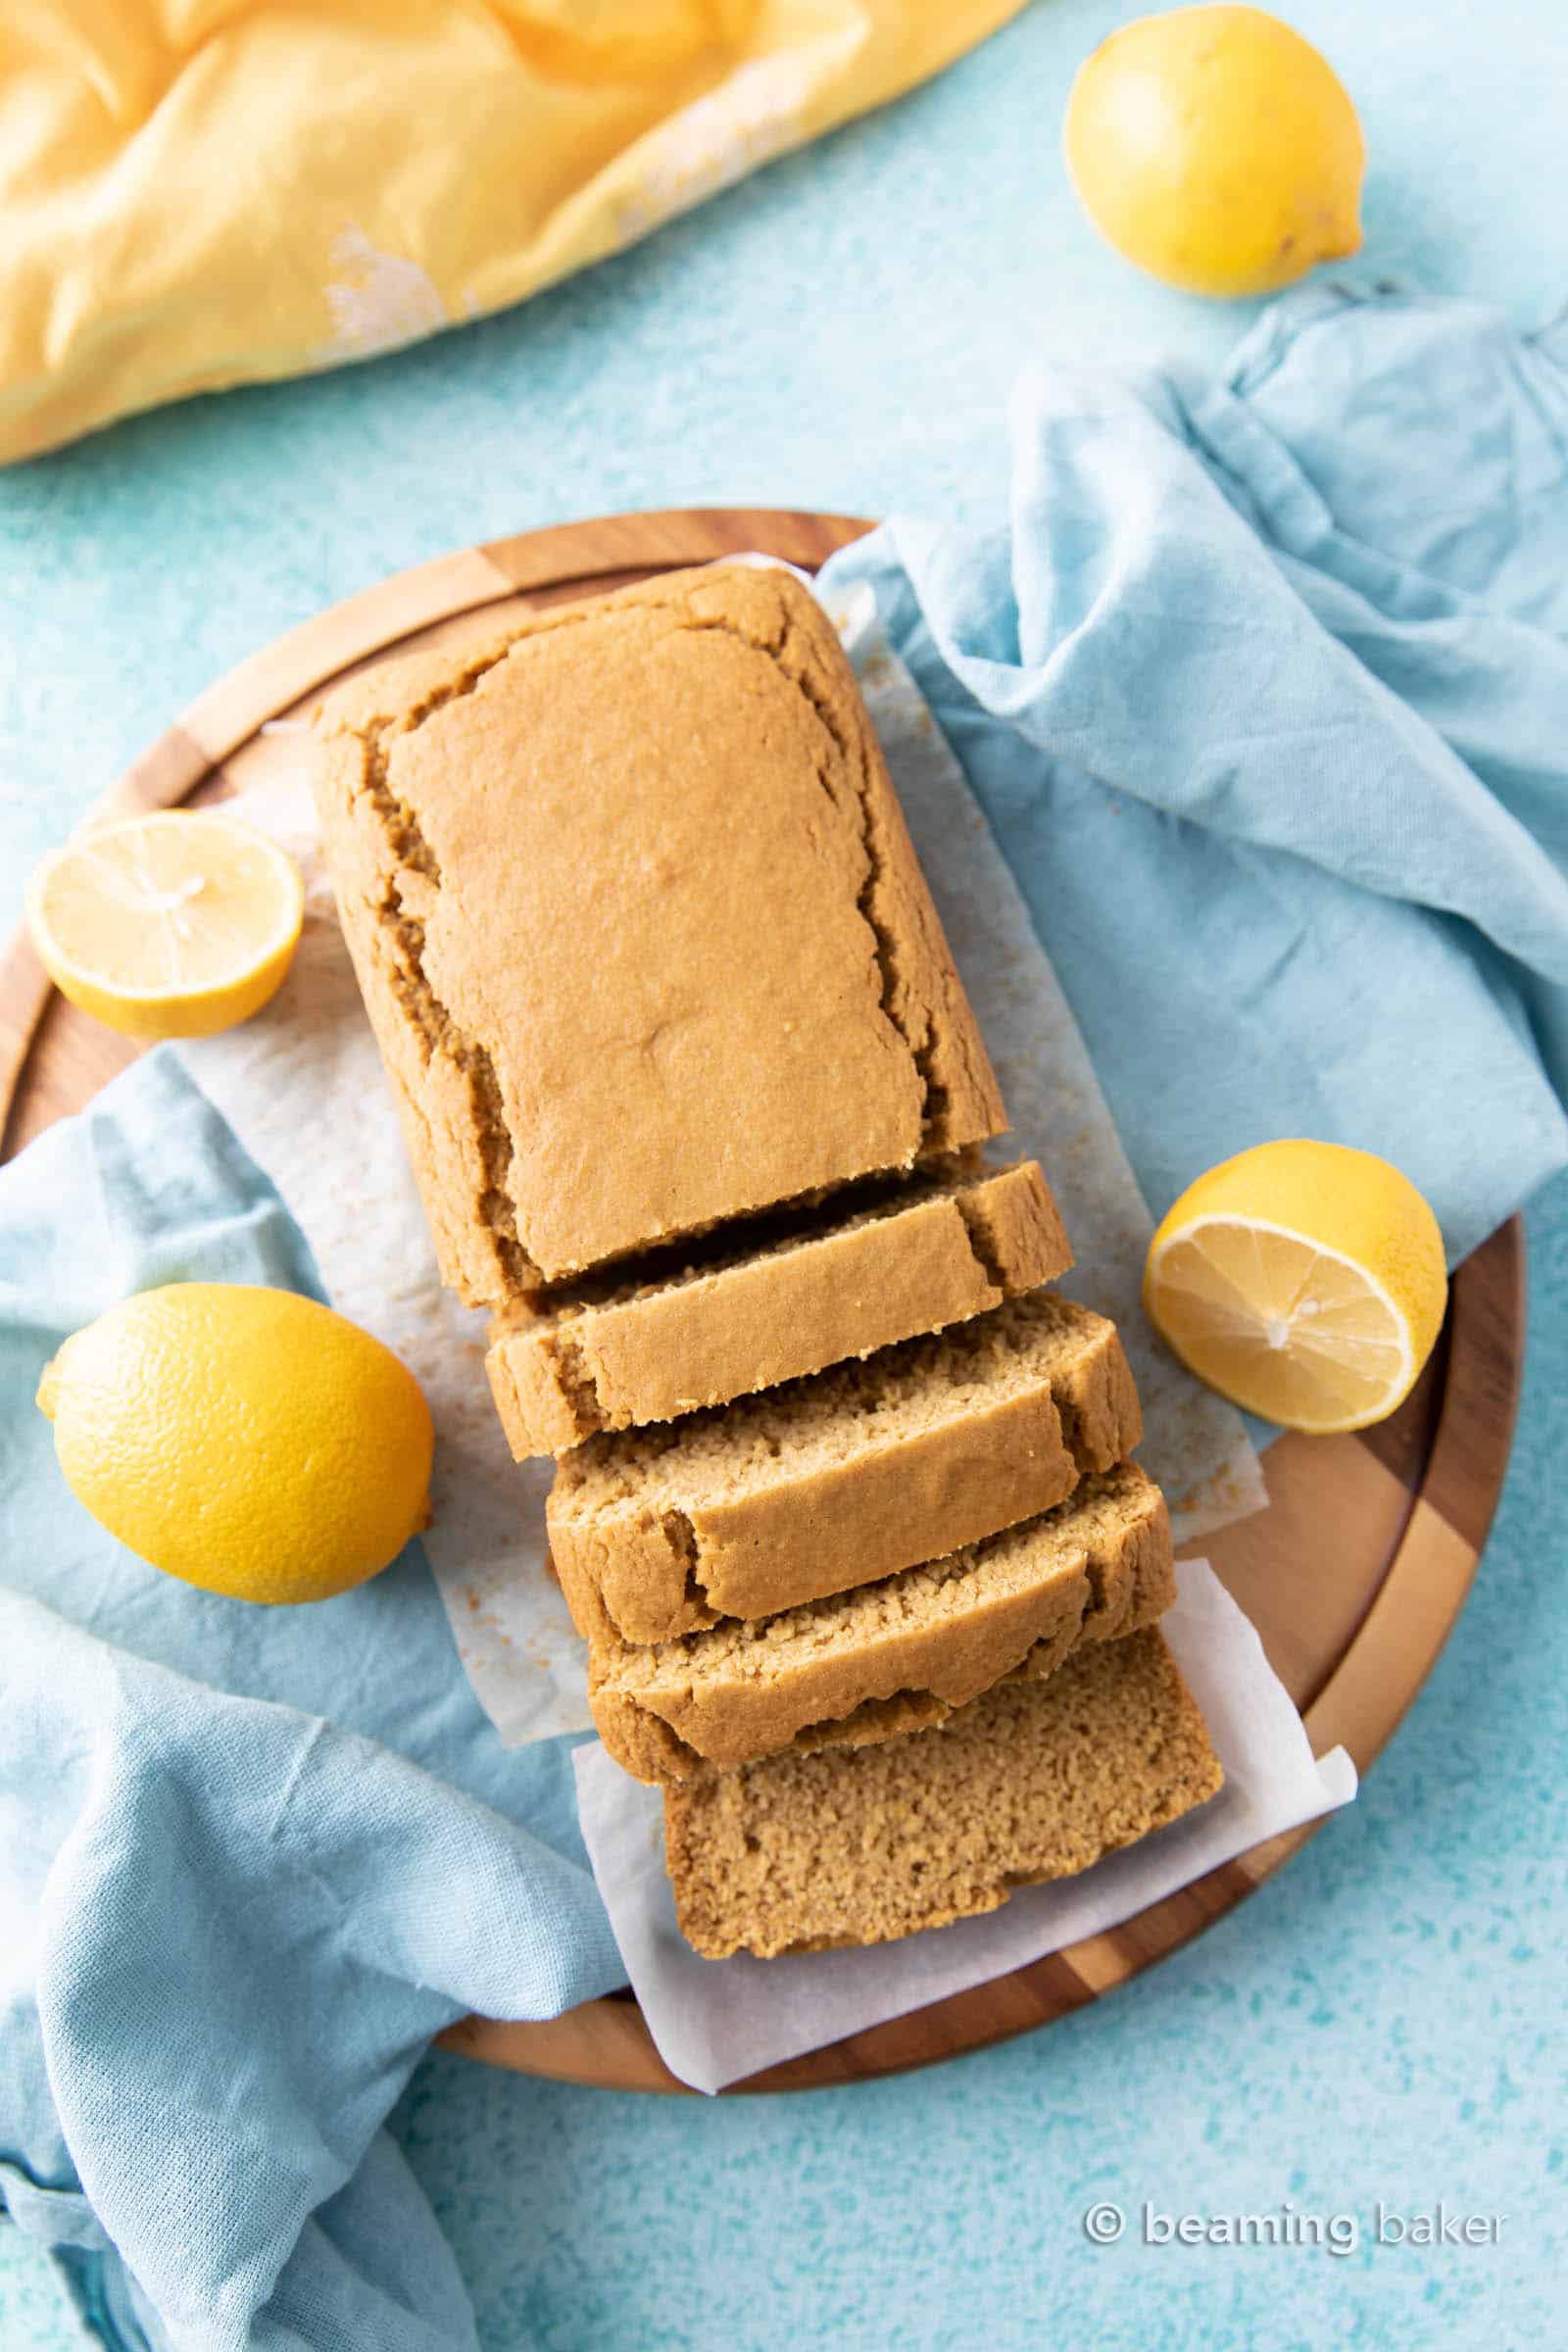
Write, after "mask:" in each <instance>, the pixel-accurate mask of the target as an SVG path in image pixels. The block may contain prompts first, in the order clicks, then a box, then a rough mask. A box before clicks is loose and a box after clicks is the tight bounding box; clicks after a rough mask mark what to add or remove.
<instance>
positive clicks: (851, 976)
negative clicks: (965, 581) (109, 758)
mask: <svg viewBox="0 0 1568 2352" xmlns="http://www.w3.org/2000/svg"><path fill="white" fill-rule="evenodd" d="M317 731H318V738H319V742H318V753H319V758H318V771H317V787H318V801H319V809H320V815H321V826H322V837H323V842H324V846H325V849H326V854H327V858H328V861H329V863H330V866H331V869H332V874H333V879H334V882H335V884H336V888H337V895H338V905H339V908H340V910H341V914H342V920H343V928H344V932H345V935H346V937H347V940H348V944H349V949H350V953H351V954H352V956H353V957H354V963H355V968H356V970H357V972H358V974H359V980H360V986H361V989H362V991H363V993H364V996H365V1001H366V1005H367V1008H368V1012H369V1015H370V1019H371V1022H372V1023H373V1025H374V1028H375V1032H376V1036H377V1039H378V1041H379V1043H380V1047H381V1052H382V1055H383V1057H384V1059H385V1061H386V1064H387V1068H388V1070H389V1072H390V1074H391V1078H392V1083H393V1087H394V1091H395V1093H396V1094H397V1096H398V1098H399V1101H400V1105H401V1109H402V1112H403V1118H404V1126H405V1132H406V1135H407V1138H408V1143H409V1149H410V1152H411V1154H412V1157H413V1160H414V1166H415V1170H416V1173H417V1178H418V1182H419V1187H420V1191H421V1194H422V1196H423V1199H424V1202H425V1207H426V1212H427V1214H428V1216H429V1219H430V1223H431V1227H432V1230H433V1233H434V1237H435V1243H436V1250H437V1254H438V1256H439V1259H440V1263H441V1269H442V1274H443V1277H444V1279H445V1280H446V1281H447V1282H449V1283H450V1284H451V1285H452V1286H453V1287H454V1288H455V1289H456V1290H458V1291H459V1292H461V1293H462V1295H463V1296H464V1297H465V1298H466V1299H468V1300H469V1301H470V1302H471V1303H476V1304H489V1305H503V1304H505V1303H507V1302H508V1301H509V1300H510V1299H515V1298H516V1297H518V1296H521V1295H526V1294H527V1293H528V1292H529V1291H531V1290H533V1289H535V1288H537V1287H539V1286H540V1285H542V1284H544V1283H547V1282H555V1281H559V1280H561V1279H564V1278H566V1277H570V1276H572V1275H575V1274H578V1273H580V1272H582V1271H583V1270H584V1269H587V1268H591V1267H594V1266H598V1265H600V1264H603V1263H605V1262H606V1261H609V1260H613V1259H615V1258H617V1257H620V1256H623V1255H625V1254H627V1253H629V1252H631V1251H634V1250H645V1249H648V1248H651V1247H653V1246H655V1245H658V1244H660V1243H662V1242H665V1241H668V1240H670V1239H673V1238H675V1237H677V1236H681V1235H686V1234H695V1233H701V1232H704V1231H706V1230H707V1229H709V1228H710V1227H711V1226H713V1225H715V1224H717V1223H719V1222H720V1221H722V1220H723V1219H725V1218H728V1217H734V1216H741V1215H746V1214H749V1213H752V1212H755V1211H757V1210H760V1209H763V1208H766V1207H769V1206H771V1205H773V1204H775V1203H777V1202H780V1201H792V1200H799V1199H804V1198H806V1197H808V1196H809V1195H811V1194H813V1193H819V1192H822V1191H825V1190H828V1189H830V1188H832V1187H834V1186H837V1185H840V1184H843V1183H846V1182H848V1181H850V1180H852V1179H855V1178H858V1177H860V1176H863V1175H866V1174H868V1173H870V1172H872V1171H875V1170H888V1169H907V1168H909V1167H912V1166H913V1165H914V1164H915V1163H916V1161H918V1160H921V1159H924V1158H927V1157H929V1156H931V1155H933V1154H937V1153H943V1152H951V1151H956V1150H957V1149H959V1148H961V1147H963V1146H965V1145H968V1144H972V1143H978V1142H981V1141H983V1140H984V1139H985V1138H986V1137H988V1136H992V1135H997V1134H1000V1133H1001V1132H1002V1130H1003V1128H1004V1127H1005V1123H1006V1122H1005V1114H1004V1111H1003V1107H1002V1100H1001V1096H1000V1094H999V1092H998V1089H997V1083H996V1079H995V1076H994V1075H993V1072H992V1069H991V1064H990V1062H989V1060H988V1059H987V1057H986V1052H985V1048H984V1045H983V1044H982V1042H981V1039H980V1034H979V1031H978V1028H977V1027H976V1024H975V1020H974V1016H973V1014H972V1012H971V1010H970V1008H969V1005H968V1002H967V999H966V998H965V996H964V993H963V988H962V984H961V983H960V981H959V979H958V976H957V973H956V970H955V968H954V963H953V958H952V956H951V955H950V953H949V950H948V945H947V942H946V940H945V938H944V936H943V933H942V927H941V924H940V922H939V921H938V918H937V914H936V910H935V908H934V907H933V906H932V904H931V898H930V894H929V892H928V891H927V889H926V885H925V881H924V877H923V876H922V874H921V872H920V869H919V866H918V863H917V862H916V859H915V856H914V852H913V849H912V847H911V846H910V842H909V838H908V834H907V830H906V827H905V823H904V818H903V815H902V812H901V811H900V809H899V805H898V801H897V798H896V796H895V794H894V791H893V787H892V784H891V782H890V781H889V778H888V773H887V768H886V766H885V764H884V762H883V760H882V755H881V752H880V750H879V749H878V746H877V742H876V737H875V734H874V732H873V730H872V728H871V724H870V721H869V719H868V718H867V716H866V713H865V708H864V705H863V704H862V702H861V700H860V696H859V691H858V687H857V685H856V683H855V678H854V674H853V672H852V671H851V669H850V666H849V663H848V662H847V661H846V660H845V657H844V653H843V650H842V648H841V647H840V645H839V642H838V639H837V637H836V636H835V634H834V632H833V628H832V626H831V624H830V622H829V621H828V619H827V617H826V615H825V614H824V613H823V612H822V610H821V608H820V606H819V605H818V604H817V603H816V600H815V598H814V597H812V596H811V595H810V594H809V591H808V590H807V589H805V588H804V587H802V585H801V584H800V582H799V581H798V580H796V579H794V578H792V577H791V575H790V574H789V573H787V572H784V571H776V570H764V569H746V568H743V567H738V566H720V567H718V568H716V569H705V570H699V571H686V572H669V573H665V574H664V575H663V576H662V578H659V579H657V580H653V581H650V582H648V583H646V584H645V585H643V586H640V587H634V588H626V589H622V590H620V591H619V592H618V593H616V594H615V595H613V596H609V597H601V598H598V599H596V600H595V601H593V602H592V603H589V604H579V605H567V606H559V607H556V608H555V609H553V610H551V611H549V612H545V613H539V614H538V615H537V616H535V617H533V618H530V619H529V620H528V621H526V622H525V623H524V624H523V625H522V626H521V627H520V628H519V629H517V630H515V631H514V632H513V633H512V634H510V635H509V636H507V637H506V638H504V639H502V640H501V641H500V642H498V643H495V644H492V645H490V646H489V647H488V648H486V649H485V650H483V651H482V652H472V651H469V652H467V653H463V654H458V655H453V654H439V653H438V654H424V655H417V656H415V657H414V658H413V659H412V660H410V661H407V662H396V663H389V664H387V665H386V666H384V667H382V668H379V669H375V670H371V671H369V672H368V673H366V674H365V675H364V676H362V677H360V678H357V679H355V680H353V681H352V682H351V683H350V684H349V685H347V686H346V687H344V688H343V689H341V690H340V691H339V693H338V694H336V695H335V696H334V697H333V698H332V699H331V700H330V701H329V702H328V703H327V704H326V706H325V707H324V709H323V710H322V711H321V712H320V713H319V718H318V722H317Z"/></svg>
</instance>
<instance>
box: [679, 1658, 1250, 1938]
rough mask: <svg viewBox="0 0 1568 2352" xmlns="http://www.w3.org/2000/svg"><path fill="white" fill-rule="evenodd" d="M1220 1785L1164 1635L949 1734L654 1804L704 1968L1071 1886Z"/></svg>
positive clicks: (1077, 1667) (1000, 1694) (682, 1914)
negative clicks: (1055, 1882) (1023, 1890)
mask: <svg viewBox="0 0 1568 2352" xmlns="http://www.w3.org/2000/svg"><path fill="white" fill-rule="evenodd" d="M1223 1780H1224V1774H1223V1772H1222V1770H1221V1768H1220V1764H1219V1759H1218V1758H1217V1757H1216V1755H1215V1754H1214V1751H1213V1748H1212V1746H1211V1745H1210V1742H1209V1738H1208V1730H1207V1726H1206V1725H1205V1724H1204V1722H1203V1718H1202V1714H1201V1710H1200V1708H1199V1706H1198V1703H1197V1701H1196V1700H1195V1699H1194V1697H1193V1695H1192V1693H1191V1691H1189V1690H1188V1688H1187V1686H1186V1684H1185V1683H1184V1682H1183V1680H1182V1677H1181V1674H1180V1671H1179V1670H1178V1668H1177V1665H1176V1662H1175V1660H1174V1659H1173V1658H1172V1656H1171V1654H1170V1651H1169V1649H1168V1648H1167V1647H1166V1645H1165V1642H1164V1641H1163V1639H1162V1638H1161V1636H1160V1634H1159V1633H1158V1631H1157V1629H1153V1628H1151V1629H1149V1630H1148V1631H1146V1632H1142V1633H1135V1634H1132V1635H1130V1636H1129V1637H1128V1639H1127V1640H1125V1641H1121V1642H1103V1643H1101V1644H1099V1645H1097V1646H1096V1647H1094V1648H1088V1649H1080V1650H1079V1651H1077V1652H1076V1653H1075V1655H1074V1656H1072V1657H1071V1658H1069V1659H1068V1660H1067V1662H1066V1664H1065V1665H1064V1666H1063V1667H1062V1669H1061V1671H1060V1672H1059V1673H1058V1674H1054V1675H1053V1676H1052V1678H1051V1679H1050V1681H1049V1682H1014V1683H1005V1684H1002V1685H1001V1686H999V1687H998V1688H997V1689H995V1690H993V1691H987V1692H986V1693H985V1695H984V1696H983V1697H980V1698H977V1699H975V1700H974V1701H973V1702H972V1703H971V1704H970V1705H969V1706H966V1707H963V1708H960V1709H959V1711H958V1712H957V1713H956V1714H955V1715H953V1716H951V1717H950V1718H949V1720H948V1721H947V1723H946V1724H944V1725H943V1726H942V1728H941V1729H940V1730H937V1731H929V1732H924V1733H922V1734H920V1735H919V1736H918V1737H917V1738H915V1739H912V1740H898V1741H895V1742H893V1743H892V1744H890V1745H888V1746H885V1747H861V1748H850V1749H845V1748H834V1749H829V1750H826V1751H823V1752H821V1753H818V1754H811V1755H795V1754H791V1755H782V1756H774V1757H771V1758H770V1759H769V1760H768V1761H767V1762H766V1763H760V1764H751V1765H747V1766H745V1767H743V1768H742V1769H741V1770H740V1771H739V1772H723V1773H720V1772H706V1773H703V1774H701V1775H699V1776H698V1777H697V1778H696V1779H693V1780H688V1781H685V1782H683V1783H681V1784H680V1786H679V1787H677V1788H673V1789H666V1790H665V1792H664V1848H665V1859H666V1862H667V1865H668V1869H669V1876H670V1881H671V1884H672V1886H673V1887H674V1892H675V1916H676V1918H677V1920H678V1922H679V1925H680V1930H681V1933H682V1935H683V1936H685V1937H686V1940H687V1941H688V1943H690V1944H692V1945H693V1946H694V1947H695V1948H696V1949H697V1950H698V1951H699V1952H702V1953H705V1954H706V1955H707V1956H708V1957H709V1958H711V1959H715V1960H718V1959H723V1958H725V1957H727V1955H728V1954H730V1953H731V1952H739V1951H749V1952H755V1953H758V1954H759V1955H760V1956H761V1957H762V1958H770V1957H772V1956H773V1955H775V1954H777V1953H779V1952H787V1951H821V1950H824V1949H828V1948H830V1947H832V1946H835V1945H840V1944H859V1943H886V1942H889V1941H891V1940H892V1939H893V1938H895V1937H897V1936H911V1935H913V1934H914V1933H915V1931H916V1930H917V1929H920V1928H937V1927H944V1926H946V1925H947V1924H948V1923H949V1922H950V1921H953V1920H956V1919H967V1918H969V1917H971V1916H973V1915H974V1914H975V1913H977V1912H982V1911H995V1910H997V1909H999V1908H1000V1907H1001V1905H1002V1904H1003V1903H1005V1901H1006V1900H1007V1897H1008V1896H1009V1895H1010V1894H1011V1893H1012V1892H1013V1890H1014V1889H1015V1888H1016V1887H1030V1886H1035V1885H1038V1884H1040V1883H1041V1882H1042V1881H1045V1880H1049V1879H1065V1878H1071V1877H1072V1876H1073V1875H1074V1874H1075V1873H1076V1872H1078V1871H1082V1870H1088V1869H1089V1868H1090V1866H1091V1864H1093V1863H1096V1862H1098V1861H1100V1860H1101V1859H1102V1858H1103V1856H1104V1855H1106V1854H1110V1853H1114V1852H1115V1851H1116V1850H1117V1849H1118V1848H1119V1847H1121V1846H1126V1845H1131V1844H1133V1843H1134V1842H1135V1841H1136V1840H1137V1839H1138V1838H1145V1837H1147V1836H1148V1835H1149V1833H1150V1832H1151V1831H1152V1830H1157V1829H1161V1828H1163V1827H1164V1825H1165V1824H1166V1823H1167V1822H1172V1821H1175V1820H1177V1819H1178V1818H1179V1817H1180V1816H1181V1815H1182V1814H1184V1813H1188V1812H1191V1811H1192V1810H1193V1809H1194V1807H1195V1806H1198V1805H1201V1804H1202V1803H1204V1802H1205V1801H1206V1800H1207V1799H1208V1798H1209V1797H1211V1796H1213V1795H1214V1794H1215V1792H1216V1791H1217V1790H1218V1789H1219V1788H1220V1787H1221V1785H1222V1783H1223Z"/></svg>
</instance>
